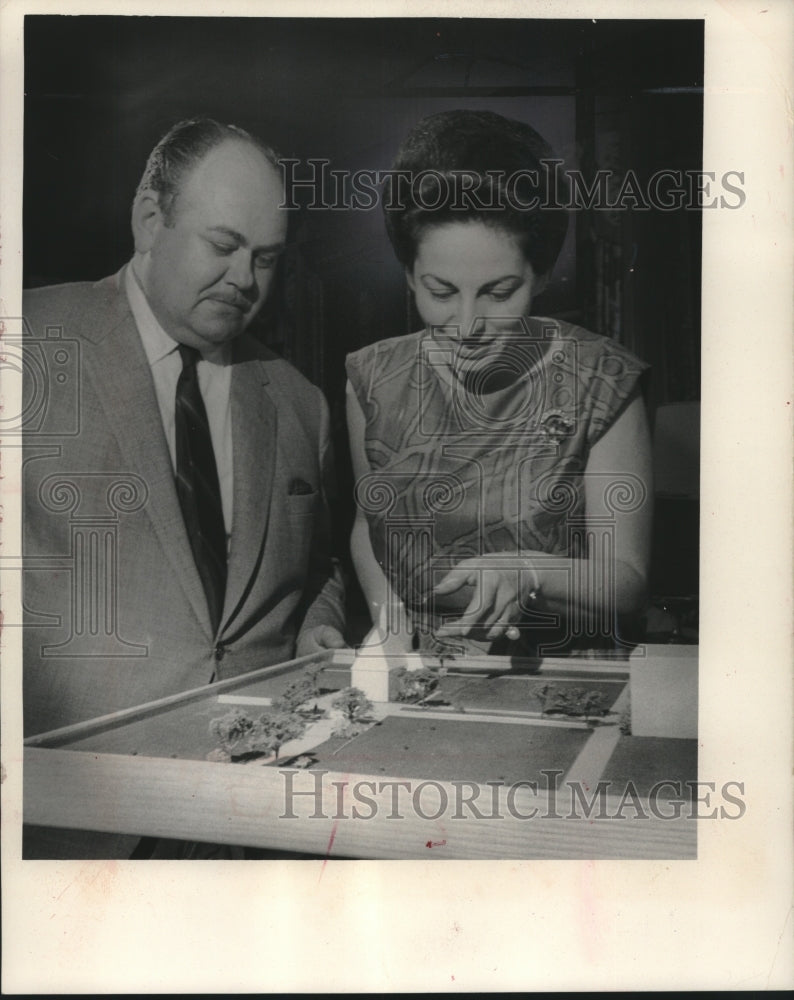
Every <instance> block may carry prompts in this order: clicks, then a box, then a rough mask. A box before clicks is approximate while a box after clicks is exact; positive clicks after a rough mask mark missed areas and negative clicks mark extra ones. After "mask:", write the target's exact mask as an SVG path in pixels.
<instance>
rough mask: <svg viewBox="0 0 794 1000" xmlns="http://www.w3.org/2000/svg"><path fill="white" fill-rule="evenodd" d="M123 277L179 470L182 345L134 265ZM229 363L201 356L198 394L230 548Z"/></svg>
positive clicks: (169, 442) (167, 439) (172, 455)
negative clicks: (178, 400)
mask: <svg viewBox="0 0 794 1000" xmlns="http://www.w3.org/2000/svg"><path fill="white" fill-rule="evenodd" d="M124 278H125V285H126V292H127V298H128V299H129V303H130V309H131V310H132V315H133V317H134V319H135V325H136V326H137V327H138V333H139V334H140V337H141V342H142V343H143V349H144V351H145V352H146V358H147V360H148V362H149V367H150V369H151V372H152V380H153V382H154V391H155V394H156V396H157V404H158V406H159V407H160V417H161V419H162V422H163V430H164V431H165V438H166V441H167V442H168V450H169V452H170V454H171V464H172V466H173V467H174V471H175V472H176V433H175V429H174V400H175V398H176V383H177V381H178V379H179V375H180V372H181V371H182V359H181V357H180V356H179V350H178V346H179V345H178V344H177V342H176V341H175V340H174V339H173V337H169V335H168V334H167V333H166V332H165V330H164V329H163V328H162V327H161V326H160V324H159V323H158V322H157V320H156V318H155V316H154V313H153V312H152V310H151V307H150V305H149V303H148V301H147V300H146V295H145V294H144V291H143V289H142V288H141V286H140V285H139V283H138V280H137V277H136V275H135V273H134V271H133V269H132V265H131V264H130V265H129V266H128V267H127V268H126V271H125V275H124ZM225 361H226V362H227V363H225V364H224V363H223V362H221V363H218V364H215V363H210V362H209V361H205V360H204V359H203V358H202V359H201V360H200V361H199V362H198V365H197V366H196V370H197V374H198V383H199V391H200V392H201V397H202V399H203V400H204V406H205V407H206V410H207V420H208V421H209V425H210V437H211V438H212V447H213V450H214V452H215V464H216V466H217V467H218V479H219V480H220V487H221V505H222V506H223V523H224V526H225V528H226V543H227V548H228V545H229V540H230V538H231V532H232V501H233V496H234V490H233V479H232V475H233V469H232V407H231V384H232V366H231V364H230V363H228V362H229V357H228V354H227V357H226V359H225Z"/></svg>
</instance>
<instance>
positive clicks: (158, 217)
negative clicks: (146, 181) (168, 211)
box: [132, 191, 165, 253]
mask: <svg viewBox="0 0 794 1000" xmlns="http://www.w3.org/2000/svg"><path fill="white" fill-rule="evenodd" d="M163 225H165V221H164V219H163V212H162V209H161V208H160V201H159V198H158V197H157V194H156V192H154V191H143V192H142V193H141V194H139V195H138V196H137V197H136V199H135V201H134V203H133V206H132V235H133V238H134V240H135V251H136V253H148V251H149V250H151V249H152V244H153V243H154V240H155V237H156V236H157V233H158V232H159V230H160V227H161V226H163Z"/></svg>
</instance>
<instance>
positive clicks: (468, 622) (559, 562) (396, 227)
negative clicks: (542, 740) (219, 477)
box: [347, 111, 651, 655]
mask: <svg viewBox="0 0 794 1000" xmlns="http://www.w3.org/2000/svg"><path fill="white" fill-rule="evenodd" d="M554 160H555V156H554V153H553V151H552V150H551V148H550V147H549V146H548V145H547V144H546V142H545V140H543V138H542V137H541V136H540V135H538V133H537V132H535V131H534V130H533V129H531V128H530V127H529V126H528V125H525V124H523V123H520V122H516V121H510V120H507V119H505V118H502V117H501V116H499V115H497V114H494V113H492V112H476V111H452V112H442V113H440V114H435V115H431V116H430V117H428V118H425V119H424V120H422V121H421V122H420V123H419V124H418V125H417V126H416V127H415V128H414V129H413V131H412V132H411V133H410V134H409V135H408V137H407V138H406V139H405V141H404V142H403V145H402V147H401V148H400V151H399V154H398V157H397V161H396V163H395V165H394V170H395V173H394V174H392V176H393V177H394V178H397V179H400V181H401V184H400V187H397V186H395V187H393V188H392V190H391V192H389V197H387V198H386V199H385V202H384V207H385V215H386V226H387V229H388V233H389V236H390V239H391V242H392V245H393V247H394V250H395V252H396V254H397V257H398V259H399V260H400V263H401V264H402V265H403V267H404V268H405V274H406V279H407V282H408V285H409V288H410V289H411V291H412V292H413V295H414V298H415V302H416V308H417V311H418V313H419V315H420V317H421V319H422V321H423V323H424V324H425V326H424V329H423V330H421V331H420V332H418V333H415V334H411V335H408V336H404V337H397V338H393V339H390V340H386V341H381V342H379V343H375V344H373V345H371V346H370V347H367V348H364V349H363V350H360V351H357V352H356V353H354V354H351V355H349V357H348V359H347V372H348V379H349V381H348V396H347V400H348V427H349V433H350V443H351V451H352V458H353V468H354V473H355V476H356V480H357V487H356V499H357V504H358V512H357V516H356V522H355V525H354V528H353V534H352V539H351V548H352V555H353V561H354V565H355V567H356V571H357V573H358V576H359V580H360V583H361V586H362V589H363V591H364V594H365V596H366V598H367V600H368V602H369V606H370V609H371V613H372V619H373V625H374V629H373V634H374V635H376V636H377V637H378V638H379V639H381V640H386V643H387V648H389V649H393V650H406V649H410V648H417V644H418V645H419V646H420V647H421V648H429V649H432V650H435V651H436V652H447V651H450V650H454V651H462V650H464V649H465V648H466V647H467V646H470V645H471V644H475V645H476V648H477V649H480V650H482V649H485V650H487V651H491V652H503V653H508V652H510V653H516V654H520V653H523V654H525V655H527V654H532V653H534V652H535V651H536V649H537V646H538V644H539V643H540V644H542V645H543V646H544V647H545V649H546V650H547V651H548V650H549V649H550V648H554V649H560V648H562V646H564V645H568V646H570V645H571V644H579V645H582V644H584V645H598V644H603V642H604V641H606V642H607V643H611V644H613V645H614V644H615V642H616V641H617V640H616V621H617V616H618V615H623V614H627V613H631V612H636V611H637V610H638V609H639V608H641V606H642V604H643V601H644V593H645V583H646V577H647V571H648V554H649V539H650V516H651V512H650V496H651V489H650V444H649V436H648V429H647V422H646V417H645V412H644V407H643V401H642V397H641V394H640V391H639V380H640V378H641V375H642V373H643V371H644V369H645V365H644V364H643V363H642V362H640V361H638V360H637V359H636V358H635V357H634V356H633V355H631V354H630V353H629V352H628V351H626V350H625V349H624V348H622V347H621V346H620V345H618V344H617V343H615V342H613V341H611V340H608V339H606V338H603V337H599V336H596V335H595V334H592V333H590V332H588V331H586V330H584V329H582V328H580V327H575V326H571V325H570V324H567V323H564V322H562V321H557V320H550V319H543V318H537V317H530V309H531V305H532V300H533V298H534V297H535V296H536V295H537V294H538V292H540V291H541V290H542V288H543V287H544V285H545V283H546V281H547V280H548V277H549V274H550V272H551V270H552V268H553V266H554V262H555V260H556V258H557V256H558V254H559V252H560V248H561V247H562V243H563V240H564V238H565V233H566V228H567V213H566V210H565V208H564V205H565V203H566V191H565V181H564V177H562V175H561V174H560V173H559V171H555V170H554V167H553V161H554ZM396 171H400V172H401V174H398V173H396ZM406 178H407V180H406ZM395 185H396V181H395ZM544 206H545V207H544Z"/></svg>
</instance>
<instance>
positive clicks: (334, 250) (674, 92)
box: [24, 15, 703, 593]
mask: <svg viewBox="0 0 794 1000" xmlns="http://www.w3.org/2000/svg"><path fill="white" fill-rule="evenodd" d="M702 85H703V23H702V21H670V20H662V21H598V22H593V21H592V20H587V21H573V20H568V21H559V20H504V19H500V20H490V19H485V20H479V19H477V20H474V19H425V18H422V19H408V18H403V19H383V18H380V19H351V20H348V19H300V18H276V19H274V18H250V19H249V18H193V17H191V18H173V17H158V18H147V17H120V16H113V17H100V16H77V17H75V16H71V17H70V16H52V15H48V16H30V15H28V16H27V17H26V18H25V141H24V150H25V169H24V281H25V285H26V286H32V285H41V284H51V283H55V282H61V281H70V280H85V279H96V278H101V277H104V276H105V275H107V274H110V273H113V272H114V271H116V270H118V268H119V267H120V266H121V265H122V264H124V263H125V261H127V260H128V259H129V258H130V256H131V253H132V239H131V234H130V224H129V212H130V206H131V202H132V198H133V194H134V191H135V187H136V185H137V182H138V180H139V178H140V175H141V172H142V170H143V165H144V163H145V160H146V157H147V155H148V153H149V151H150V150H151V148H152V147H153V146H154V144H155V143H156V142H157V140H158V139H159V138H160V136H161V135H162V134H163V133H164V132H165V131H166V130H167V129H168V128H169V127H170V126H171V125H172V124H173V123H174V122H175V121H177V120H178V119H180V118H184V117H189V116H193V115H196V114H208V115H211V116H212V117H216V118H219V119H221V120H223V121H227V122H234V123H236V124H238V125H241V126H243V127H244V128H247V129H249V130H251V131H253V132H255V133H257V134H258V135H260V136H261V137H262V138H264V139H265V140H266V141H268V142H270V143H272V144H273V145H274V146H276V147H277V148H278V149H279V150H280V151H281V152H282V153H284V154H285V155H289V156H294V157H296V158H298V159H300V160H301V161H305V160H307V159H308V158H310V157H322V158H326V159H329V160H331V165H332V167H333V168H334V169H356V168H367V169H372V170H377V169H388V167H389V166H390V165H391V162H392V159H393V157H394V154H395V152H396V149H397V146H398V144H399V142H400V139H401V138H402V136H403V135H404V134H405V132H406V131H407V129H408V128H409V127H410V126H411V125H413V124H414V123H415V122H416V121H417V120H418V119H419V118H420V117H422V116H423V115H425V114H428V113H430V112H433V111H437V110H443V109H448V108H460V107H465V108H490V109H492V110H495V111H498V112H500V113H502V114H505V115H507V116H509V117H515V118H520V119H523V120H525V121H528V122H529V123H530V124H532V125H533V126H535V127H536V128H537V129H538V131H540V132H541V133H542V134H543V135H544V136H545V137H546V138H547V139H548V140H549V141H550V143H551V144H552V145H553V146H554V147H555V149H556V151H557V152H558V154H559V155H560V156H561V157H562V158H563V159H564V160H565V163H566V166H567V167H570V168H579V169H581V170H582V171H583V173H584V174H585V176H586V177H588V176H592V174H593V173H594V171H595V170H596V169H599V168H606V169H610V170H613V171H615V173H616V174H617V175H618V176H619V175H620V174H621V173H622V172H625V171H626V170H627V169H632V170H633V171H634V172H635V173H636V174H637V176H638V177H639V178H640V179H641V180H642V179H643V178H647V177H648V176H650V175H651V174H653V173H654V172H655V171H656V170H659V169H671V170H686V169H689V170H698V169H701V168H702V132H703V127H702V126H703V93H702ZM294 216H295V217H294V218H293V220H292V221H293V229H292V238H291V244H290V247H289V250H288V252H287V254H286V255H285V258H284V260H283V262H282V264H281V272H282V273H281V280H280V281H279V283H278V289H277V292H276V294H274V296H273V298H272V301H271V302H270V303H269V304H268V306H267V307H266V311H265V313H264V314H263V316H262V318H261V320H259V321H258V323H257V332H258V333H259V335H261V336H262V337H263V338H264V339H266V340H267V341H268V342H269V343H270V344H271V345H272V346H274V347H275V348H276V349H277V350H279V351H280V352H281V353H283V354H284V355H285V356H286V357H287V358H289V359H290V360H292V361H293V362H294V363H295V364H296V365H297V367H298V368H300V369H301V370H302V371H303V372H304V373H305V374H306V375H307V376H308V377H309V378H310V379H312V381H314V382H316V383H317V384H318V385H320V386H321V387H322V388H323V390H324V391H325V393H326V396H327V398H328V401H329V403H330V405H331V410H332V415H333V421H334V432H335V443H336V446H337V451H338V459H339V468H340V480H341V486H342V494H341V501H340V505H339V510H338V512H337V513H338V516H339V528H338V532H337V535H338V538H339V540H340V542H341V543H342V547H343V546H344V540H345V538H346V533H347V528H348V525H349V521H350V517H351V515H352V498H351V496H350V487H351V476H350V472H349V459H348V457H347V450H346V435H345V430H344V358H345V355H346V354H347V353H348V352H350V351H352V350H355V349H356V348H358V347H361V346H363V345H365V344H368V343H371V342H373V341H375V340H379V339H381V338H383V337H387V336H394V335H398V334H401V333H406V332H408V331H409V330H412V329H417V328H418V325H417V321H416V317H415V315H414V314H413V312H412V305H411V302H410V300H409V298H408V296H407V294H406V289H405V283H404V281H403V278H402V274H401V272H400V269H399V267H398V265H397V264H396V262H395V260H394V257H393V254H392V251H391V248H390V246H389V244H388V241H387V239H386V236H385V233H384V228H383V222H382V217H381V214H380V210H379V209H378V208H375V209H373V210H371V211H363V210H358V211H317V210H314V211H307V210H302V211H300V212H296V213H294ZM700 221H701V220H700V212H698V211H694V210H691V209H690V210H686V209H682V210H678V211H672V212H661V211H657V210H652V211H650V212H639V211H620V212H604V211H598V210H590V211H578V212H576V213H575V215H574V218H573V219H572V226H571V232H570V235H569V239H568V242H567V244H566V247H565V249H564V251H563V254H562V257H561V260H560V262H559V264H558V266H557V268H556V270H555V272H554V276H553V281H552V282H551V284H550V286H549V288H548V290H547V292H545V293H544V294H543V295H542V296H541V297H539V298H538V299H537V300H536V303H535V305H534V307H533V311H534V312H535V313H537V314H541V315H543V314H545V315H553V316H557V317H561V318H565V319H568V320H571V321H573V322H579V323H582V324H583V325H585V326H588V327H589V328H590V329H593V330H595V331H596V332H598V333H602V334H605V335H607V336H611V337H614V338H615V339H617V340H619V341H620V342H621V343H623V344H625V345H626V346H627V347H629V348H630V349H631V350H633V351H634V352H635V353H636V354H638V355H639V356H640V357H641V358H643V359H644V360H646V361H648V362H649V363H650V364H651V366H652V378H651V381H650V383H649V389H648V404H649V412H650V415H651V419H652V420H653V418H654V415H655V413H656V411H657V408H658V407H659V406H662V405H665V404H670V403H677V402H683V401H696V400H698V399H699V397H700ZM694 492H696V486H695V487H694ZM692 502H693V501H692V500H691V498H690V501H689V504H690V506H689V508H688V513H687V514H686V515H685V516H684V518H683V520H681V519H679V520H678V521H675V520H674V523H673V524H672V526H665V517H666V514H665V509H664V500H663V503H662V507H661V508H658V509H659V513H660V517H659V518H657V525H658V527H657V536H659V537H657V539H656V542H655V558H654V566H655V569H656V571H657V581H656V590H657V591H659V592H661V591H665V590H667V591H669V590H671V589H674V590H675V591H676V592H681V593H694V592H696V590H697V510H696V505H695V506H694V507H693V506H691V505H692ZM693 512H694V514H693ZM660 532H662V533H663V534H664V538H662V537H661V535H660ZM668 536H669V537H668ZM671 545H672V546H674V549H671Z"/></svg>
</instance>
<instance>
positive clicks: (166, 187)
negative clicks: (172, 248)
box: [135, 118, 278, 225]
mask: <svg viewBox="0 0 794 1000" xmlns="http://www.w3.org/2000/svg"><path fill="white" fill-rule="evenodd" d="M228 140H235V141H237V142H245V143H248V144H249V145H251V146H253V147H254V148H256V149H258V150H259V151H260V153H262V155H263V156H264V157H265V159H266V160H267V161H268V162H269V163H270V164H272V166H273V167H274V168H275V169H276V170H278V154H277V153H276V151H275V150H273V149H271V147H270V146H268V145H266V144H265V143H264V142H262V141H261V140H260V139H257V138H256V136H253V135H251V133H250V132H246V131H245V129H242V128H239V127H238V126H237V125H222V124H221V123H220V122H217V121H215V120H214V119H213V118H187V119H185V120H184V121H181V122H177V123H176V125H174V126H172V127H171V128H170V129H169V130H168V131H167V132H166V134H165V135H164V136H163V138H162V139H161V140H160V141H159V142H158V143H157V145H156V146H155V147H154V149H153V150H152V151H151V153H150V154H149V159H148V160H147V161H146V167H145V168H144V171H143V176H142V177H141V180H140V183H139V184H138V189H137V191H136V192H135V198H136V199H137V198H138V197H140V195H142V194H143V193H144V192H145V191H154V192H155V193H156V194H157V196H158V199H159V204H160V208H161V209H162V211H163V216H164V217H165V221H166V225H171V223H172V221H173V212H174V203H175V201H176V197H177V195H178V194H179V188H180V185H181V183H182V179H183V178H184V176H185V174H187V173H189V172H190V171H191V170H192V169H193V167H195V166H197V165H198V164H199V163H200V162H201V161H202V160H203V159H204V157H205V156H206V155H207V153H209V152H210V151H211V150H213V149H215V147H216V146H220V145H222V144H223V143H224V142H227V141H228Z"/></svg>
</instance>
